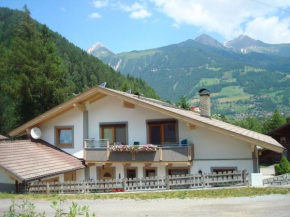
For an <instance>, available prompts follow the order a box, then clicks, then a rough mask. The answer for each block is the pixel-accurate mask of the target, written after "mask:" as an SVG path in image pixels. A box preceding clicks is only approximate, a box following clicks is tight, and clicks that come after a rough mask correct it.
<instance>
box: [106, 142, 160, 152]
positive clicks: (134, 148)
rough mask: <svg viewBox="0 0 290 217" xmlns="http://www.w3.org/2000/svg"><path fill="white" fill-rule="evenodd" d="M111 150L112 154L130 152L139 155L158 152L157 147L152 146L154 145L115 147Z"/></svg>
mask: <svg viewBox="0 0 290 217" xmlns="http://www.w3.org/2000/svg"><path fill="white" fill-rule="evenodd" d="M109 149H110V151H112V152H124V151H129V152H132V153H138V152H151V151H156V149H157V146H156V145H152V144H148V145H113V146H111V147H110V148H109Z"/></svg>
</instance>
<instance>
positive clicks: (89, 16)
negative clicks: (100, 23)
mask: <svg viewBox="0 0 290 217" xmlns="http://www.w3.org/2000/svg"><path fill="white" fill-rule="evenodd" d="M101 17H102V15H100V14H99V13H98V12H95V13H92V14H90V15H88V18H91V19H98V18H101Z"/></svg>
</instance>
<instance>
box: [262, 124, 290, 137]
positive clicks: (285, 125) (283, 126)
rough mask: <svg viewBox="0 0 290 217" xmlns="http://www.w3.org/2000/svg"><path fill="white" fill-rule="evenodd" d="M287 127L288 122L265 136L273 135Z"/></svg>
mask: <svg viewBox="0 0 290 217" xmlns="http://www.w3.org/2000/svg"><path fill="white" fill-rule="evenodd" d="M288 126H290V121H289V122H287V123H286V124H283V125H282V126H280V127H277V128H276V129H274V130H272V131H270V132H269V133H267V135H271V134H273V133H275V132H277V131H279V130H281V129H283V128H285V127H288Z"/></svg>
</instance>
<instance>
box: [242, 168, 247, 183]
mask: <svg viewBox="0 0 290 217" xmlns="http://www.w3.org/2000/svg"><path fill="white" fill-rule="evenodd" d="M243 180H244V185H247V184H248V182H247V170H243Z"/></svg>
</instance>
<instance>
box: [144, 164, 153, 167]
mask: <svg viewBox="0 0 290 217" xmlns="http://www.w3.org/2000/svg"><path fill="white" fill-rule="evenodd" d="M151 165H152V164H151V163H145V164H144V167H145V168H148V167H151Z"/></svg>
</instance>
